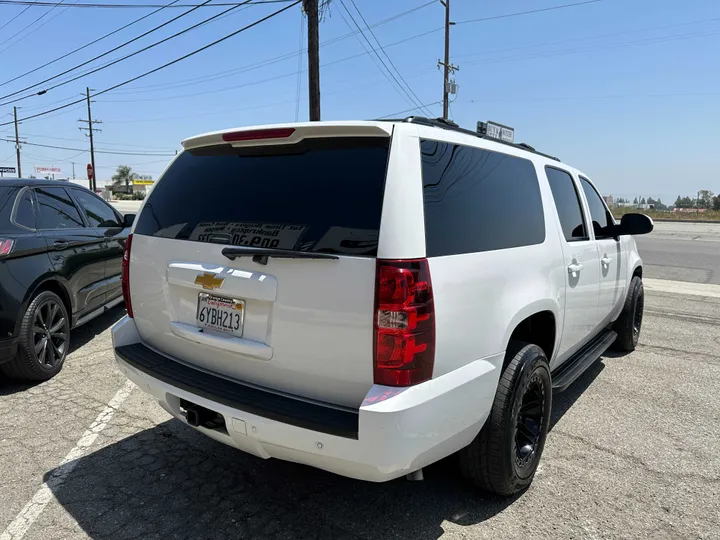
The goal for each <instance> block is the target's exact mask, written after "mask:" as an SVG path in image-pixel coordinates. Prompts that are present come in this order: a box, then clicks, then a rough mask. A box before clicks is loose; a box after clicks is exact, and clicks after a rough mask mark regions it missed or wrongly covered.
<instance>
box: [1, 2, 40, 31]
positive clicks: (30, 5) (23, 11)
mask: <svg viewBox="0 0 720 540" xmlns="http://www.w3.org/2000/svg"><path fill="white" fill-rule="evenodd" d="M34 3H35V2H28V4H29V5H28V7H26V8H25V9H23V10H22V11H21V12H20V13H18V14H17V15H15V16H14V17H13V18H12V19H9V20H8V21H7V22H6V23H5V24H3V25H2V26H0V30H2V29H3V28H5V27H6V26H7V25H8V24H10V23H11V22H13V21H14V20H15V19H17V18H18V17H20V16H21V15H22V14H23V13H25V12H26V11H27V10H28V9H30V8H31V7H32V6H33V4H34Z"/></svg>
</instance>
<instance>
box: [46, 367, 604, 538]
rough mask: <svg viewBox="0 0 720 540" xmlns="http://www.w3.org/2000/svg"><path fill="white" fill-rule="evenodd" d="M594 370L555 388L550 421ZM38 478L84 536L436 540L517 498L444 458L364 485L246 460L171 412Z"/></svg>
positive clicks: (561, 412)
mask: <svg viewBox="0 0 720 540" xmlns="http://www.w3.org/2000/svg"><path fill="white" fill-rule="evenodd" d="M604 367H605V366H604V364H603V363H602V362H596V363H595V364H594V365H593V366H591V367H590V369H588V371H586V372H585V373H584V374H583V375H582V376H581V377H580V379H578V380H577V381H576V382H575V383H574V384H573V385H572V386H571V387H570V388H569V389H568V390H567V391H566V392H564V393H562V394H558V395H556V396H554V405H553V417H552V422H551V425H552V426H554V425H555V424H556V423H557V422H558V421H559V420H560V419H561V418H562V417H563V415H564V414H565V413H566V412H567V411H568V410H569V409H570V407H572V405H573V404H574V403H575V401H576V400H577V399H578V398H579V397H580V396H581V395H582V393H583V392H584V391H585V390H586V389H587V388H588V387H589V386H590V385H591V384H592V383H593V381H594V380H595V379H596V378H597V376H598V375H599V374H600V373H601V372H602V370H603V369H604ZM52 474H53V471H51V472H50V473H48V474H47V475H46V477H45V479H46V480H47V479H48V478H49V477H50V476H51V475H52ZM49 485H50V486H51V487H52V489H53V490H54V495H55V497H56V498H57V500H58V501H59V502H60V504H61V505H62V506H63V507H64V509H65V510H66V511H67V512H69V513H70V515H71V516H72V517H73V518H74V519H75V521H76V522H77V523H78V524H79V525H80V526H81V527H82V528H83V530H84V531H85V532H86V533H87V534H88V535H89V536H90V537H91V538H95V539H106V538H112V539H118V540H123V539H130V538H133V539H135V538H143V539H145V538H157V539H165V538H178V539H193V540H195V539H201V538H208V539H210V538H212V539H216V538H233V539H235V538H249V539H262V540H265V539H276V538H277V539H280V538H283V539H297V540H304V539H312V540H316V539H317V540H320V539H322V540H345V539H356V540H357V539H375V538H398V539H402V540H436V539H437V538H439V537H440V536H442V535H443V533H444V529H443V527H442V526H443V523H444V522H446V521H448V522H451V523H454V524H457V525H461V526H471V525H475V524H478V523H481V522H483V521H486V520H488V519H490V518H492V517H493V516H495V515H497V514H499V513H500V512H502V511H504V510H505V509H506V508H507V507H508V506H510V505H511V504H513V503H514V502H515V501H516V500H517V499H518V498H519V497H522V494H519V495H518V496H516V497H514V498H509V499H503V498H499V497H491V496H486V495H483V494H481V493H478V492H476V491H475V490H473V488H471V487H470V486H468V485H467V484H465V483H464V482H463V481H462V479H461V478H460V476H459V473H458V471H457V468H456V466H455V462H454V461H453V460H452V458H448V459H446V460H443V461H441V462H440V463H437V464H435V465H433V466H431V467H428V468H426V469H425V481H424V482H408V481H406V480H405V479H398V480H395V481H393V482H389V483H385V484H372V483H368V482H360V481H355V480H350V479H347V478H343V477H340V476H336V475H333V474H330V473H326V472H324V471H320V470H317V469H313V468H310V467H305V466H303V465H297V464H293V463H287V462H282V461H278V460H262V459H259V458H255V457H253V456H249V455H247V454H244V453H242V452H239V451H237V450H234V449H232V448H229V447H226V446H224V445H222V444H220V443H217V442H215V441H213V440H211V439H208V438H206V437H205V436H203V435H201V434H199V433H197V432H195V431H194V430H192V429H190V428H189V427H187V426H186V425H185V424H183V423H182V422H180V421H177V420H169V421H167V422H164V423H162V424H159V425H157V426H155V427H154V428H152V429H148V430H145V431H141V432H138V433H136V434H135V435H132V436H130V437H128V438H126V439H123V440H121V441H119V442H117V443H115V444H112V445H109V446H106V447H104V448H102V449H100V450H97V451H96V452H93V453H92V454H89V455H87V456H86V457H83V458H81V459H80V460H79V461H78V463H77V466H76V467H75V468H74V469H73V471H72V472H71V473H70V475H69V476H68V477H67V479H66V480H65V482H64V484H62V485H61V486H59V487H53V486H54V484H53V483H52V482H50V484H49Z"/></svg>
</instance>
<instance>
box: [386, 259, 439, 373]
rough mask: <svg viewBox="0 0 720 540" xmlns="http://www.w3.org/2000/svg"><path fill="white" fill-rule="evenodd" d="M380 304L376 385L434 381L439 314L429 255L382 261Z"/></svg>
mask: <svg viewBox="0 0 720 540" xmlns="http://www.w3.org/2000/svg"><path fill="white" fill-rule="evenodd" d="M375 304H376V306H377V309H376V313H375V384H382V385H386V386H410V385H413V384H418V383H421V382H424V381H427V380H429V379H431V378H432V372H433V365H434V363H435V313H434V305H433V292H432V284H431V282H430V268H429V266H428V262H427V259H415V260H402V261H390V260H378V261H377V276H376V281H375Z"/></svg>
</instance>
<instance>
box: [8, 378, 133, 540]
mask: <svg viewBox="0 0 720 540" xmlns="http://www.w3.org/2000/svg"><path fill="white" fill-rule="evenodd" d="M133 388H135V385H134V384H133V383H132V382H130V381H127V382H126V383H125V384H124V385H123V387H122V388H121V389H120V390H118V391H117V393H116V394H115V395H114V396H113V398H112V399H111V400H110V402H109V403H108V404H107V407H105V409H103V411H102V412H101V413H100V414H99V415H98V417H97V418H96V419H95V421H94V422H93V423H92V424H90V427H89V428H88V429H87V431H85V433H83V435H82V437H80V440H79V441H78V442H77V444H76V445H75V447H74V448H73V449H72V450H70V453H69V454H68V455H67V456H65V459H63V460H62V462H61V463H60V466H59V467H58V468H57V469H55V471H54V472H53V474H52V476H51V477H50V478H48V479H47V481H45V482H44V483H43V485H42V486H40V489H38V490H37V491H36V492H35V495H33V498H32V499H31V500H30V502H28V503H27V504H26V505H25V506H24V507H23V509H22V510H20V513H19V514H18V515H17V516H15V519H13V520H12V521H11V522H10V525H8V527H7V529H5V530H4V531H3V533H2V534H0V540H20V539H21V538H23V537H24V536H25V534H27V532H28V529H30V527H31V526H32V524H33V523H35V521H36V520H37V518H38V517H40V514H42V512H43V510H45V507H46V506H47V505H48V503H50V501H52V500H53V498H54V496H53V492H54V491H55V490H57V489H58V488H59V487H60V486H62V484H63V483H64V482H65V479H66V478H67V477H68V475H69V474H70V473H71V472H72V471H73V469H74V468H75V467H76V466H77V464H78V459H79V458H81V457H82V456H83V455H85V453H86V452H87V450H88V448H90V446H92V444H93V443H94V442H95V439H97V436H98V435H99V434H100V432H101V431H102V430H103V429H105V427H106V426H107V425H108V422H109V421H110V420H111V419H112V417H113V416H115V413H116V412H117V410H118V408H119V407H120V405H122V402H123V401H125V399H127V397H128V396H129V395H130V392H132V390H133Z"/></svg>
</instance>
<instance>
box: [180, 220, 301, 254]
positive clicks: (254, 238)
mask: <svg viewBox="0 0 720 540" xmlns="http://www.w3.org/2000/svg"><path fill="white" fill-rule="evenodd" d="M305 229H306V227H305V226H304V225H283V224H276V223H237V222H232V221H230V222H228V221H203V222H200V223H198V225H197V227H195V228H194V229H193V231H192V233H190V238H189V239H190V240H194V241H196V242H212V243H218V244H230V245H233V246H251V247H263V248H279V249H294V248H295V244H296V243H297V241H298V240H299V239H300V237H301V236H302V233H303V232H304V231H305Z"/></svg>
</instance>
